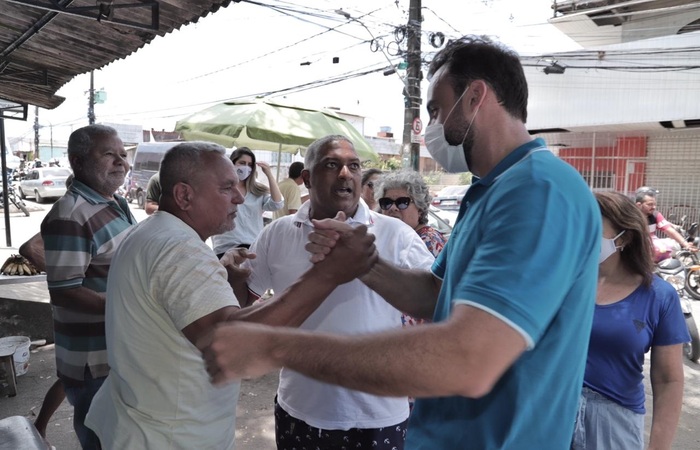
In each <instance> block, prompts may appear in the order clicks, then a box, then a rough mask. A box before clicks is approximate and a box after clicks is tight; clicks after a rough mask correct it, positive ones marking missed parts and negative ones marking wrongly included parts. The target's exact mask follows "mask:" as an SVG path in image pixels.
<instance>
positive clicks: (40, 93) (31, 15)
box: [0, 0, 235, 109]
mask: <svg viewBox="0 0 700 450" xmlns="http://www.w3.org/2000/svg"><path fill="white" fill-rule="evenodd" d="M234 1H235V0H234ZM230 2H231V0H158V1H148V0H140V3H142V4H138V3H139V2H136V1H135V0H0V101H1V100H3V99H4V100H9V101H11V102H16V103H20V104H30V105H37V106H40V107H42V108H47V109H53V108H55V107H57V106H58V105H60V104H61V103H62V102H63V100H64V99H63V98H62V97H58V96H56V95H55V94H56V91H58V89H60V88H61V87H62V86H63V85H64V84H66V83H67V82H68V81H70V80H71V79H72V78H73V77H75V76H76V75H80V74H82V73H86V72H89V71H91V70H94V69H99V68H101V67H103V66H106V65H107V64H109V63H111V62H112V61H115V60H118V59H122V58H125V57H126V56H128V55H130V54H131V53H133V52H135V51H136V50H138V49H139V48H141V47H143V46H144V45H145V44H147V43H149V42H150V41H151V40H153V39H154V38H155V37H156V36H163V35H165V34H167V33H170V32H171V31H173V30H176V29H179V28H180V27H181V26H182V25H186V24H188V23H191V22H197V20H199V18H200V17H204V16H206V15H207V14H209V13H210V12H215V11H217V10H218V9H219V8H220V7H225V6H227V5H228V4H229V3H230ZM129 5H135V6H131V7H130V6H129ZM98 16H100V20H97V17H98Z"/></svg>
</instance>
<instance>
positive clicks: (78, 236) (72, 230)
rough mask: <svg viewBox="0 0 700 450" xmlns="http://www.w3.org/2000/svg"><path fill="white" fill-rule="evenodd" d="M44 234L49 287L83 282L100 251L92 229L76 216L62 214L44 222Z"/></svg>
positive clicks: (55, 287)
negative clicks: (80, 221)
mask: <svg viewBox="0 0 700 450" xmlns="http://www.w3.org/2000/svg"><path fill="white" fill-rule="evenodd" d="M41 237H42V239H43V240H44V256H45V259H46V279H47V285H48V288H49V289H68V288H74V287H79V286H82V284H83V280H84V278H85V272H86V271H87V269H88V267H89V266H90V262H91V261H92V258H93V256H94V254H95V251H96V249H95V245H94V241H93V235H92V233H91V231H90V229H89V228H87V227H85V226H82V225H80V223H78V222H77V221H75V220H72V219H68V218H58V219H53V220H50V221H45V222H44V223H43V224H42V227H41Z"/></svg>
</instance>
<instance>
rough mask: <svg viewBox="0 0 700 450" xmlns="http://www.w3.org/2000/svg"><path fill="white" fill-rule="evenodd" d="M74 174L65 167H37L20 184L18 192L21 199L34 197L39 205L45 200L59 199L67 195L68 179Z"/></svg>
mask: <svg viewBox="0 0 700 450" xmlns="http://www.w3.org/2000/svg"><path fill="white" fill-rule="evenodd" d="M71 173H72V172H71V170H70V169H68V168H65V167H37V168H35V169H31V170H30V171H29V173H27V176H26V177H24V179H23V180H22V181H20V182H19V187H18V188H17V191H18V193H19V197H20V198H21V199H23V200H24V199H25V198H27V197H33V198H34V200H36V202H37V203H42V202H43V201H44V199H45V198H59V197H62V196H63V194H65V193H66V178H68V175H70V174H71Z"/></svg>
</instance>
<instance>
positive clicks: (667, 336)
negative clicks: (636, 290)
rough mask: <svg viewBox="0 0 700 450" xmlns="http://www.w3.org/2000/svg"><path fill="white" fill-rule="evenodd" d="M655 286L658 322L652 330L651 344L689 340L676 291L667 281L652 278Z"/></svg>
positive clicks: (666, 343) (671, 343)
mask: <svg viewBox="0 0 700 450" xmlns="http://www.w3.org/2000/svg"><path fill="white" fill-rule="evenodd" d="M654 282H655V283H656V284H657V286H656V287H655V289H654V292H655V293H656V304H657V305H658V308H659V312H658V314H659V316H658V323H657V325H656V329H655V330H654V337H653V340H652V343H651V345H652V346H655V345H675V344H683V343H686V342H690V334H689V333H688V327H687V326H686V325H685V317H684V316H683V311H682V310H681V302H680V299H679V298H678V293H677V292H676V290H675V289H674V288H673V286H671V285H670V284H669V283H668V282H666V281H664V280H661V279H659V280H654Z"/></svg>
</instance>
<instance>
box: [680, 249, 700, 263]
mask: <svg viewBox="0 0 700 450" xmlns="http://www.w3.org/2000/svg"><path fill="white" fill-rule="evenodd" d="M675 258H676V259H677V260H678V261H680V262H681V264H683V265H684V266H685V267H690V266H692V265H694V264H700V261H698V256H697V254H695V253H692V252H689V251H688V250H679V251H678V253H676V256H675Z"/></svg>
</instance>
